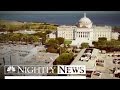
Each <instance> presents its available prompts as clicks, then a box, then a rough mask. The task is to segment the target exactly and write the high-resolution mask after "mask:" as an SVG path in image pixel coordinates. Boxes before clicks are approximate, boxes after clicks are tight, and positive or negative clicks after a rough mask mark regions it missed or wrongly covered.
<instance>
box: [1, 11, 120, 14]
mask: <svg viewBox="0 0 120 90" xmlns="http://www.w3.org/2000/svg"><path fill="white" fill-rule="evenodd" d="M84 12H85V13H91V14H92V13H96V14H106V13H107V14H120V11H0V14H47V13H48V14H52V13H53V14H62V13H84Z"/></svg>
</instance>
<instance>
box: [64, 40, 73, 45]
mask: <svg viewBox="0 0 120 90" xmlns="http://www.w3.org/2000/svg"><path fill="white" fill-rule="evenodd" d="M71 43H72V41H71V40H65V41H64V44H71Z"/></svg>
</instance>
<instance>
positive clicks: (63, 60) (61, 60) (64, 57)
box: [54, 53, 73, 65]
mask: <svg viewBox="0 0 120 90" xmlns="http://www.w3.org/2000/svg"><path fill="white" fill-rule="evenodd" d="M72 59H73V53H62V54H61V55H60V56H59V57H58V58H57V59H56V60H55V62H54V64H56V65H69V64H70V63H71V62H72Z"/></svg>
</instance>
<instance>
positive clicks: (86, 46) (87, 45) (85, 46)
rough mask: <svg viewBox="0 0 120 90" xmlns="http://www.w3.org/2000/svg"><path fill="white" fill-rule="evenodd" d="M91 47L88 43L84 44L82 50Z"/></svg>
mask: <svg viewBox="0 0 120 90" xmlns="http://www.w3.org/2000/svg"><path fill="white" fill-rule="evenodd" d="M88 47H89V44H88V43H82V44H81V48H88Z"/></svg>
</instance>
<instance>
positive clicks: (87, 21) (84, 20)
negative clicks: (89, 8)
mask: <svg viewBox="0 0 120 90" xmlns="http://www.w3.org/2000/svg"><path fill="white" fill-rule="evenodd" d="M79 23H83V24H90V23H92V22H91V20H90V19H89V18H87V17H86V14H84V17H83V18H81V19H80V20H79Z"/></svg>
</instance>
